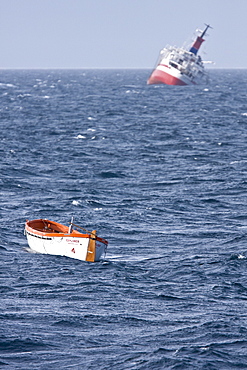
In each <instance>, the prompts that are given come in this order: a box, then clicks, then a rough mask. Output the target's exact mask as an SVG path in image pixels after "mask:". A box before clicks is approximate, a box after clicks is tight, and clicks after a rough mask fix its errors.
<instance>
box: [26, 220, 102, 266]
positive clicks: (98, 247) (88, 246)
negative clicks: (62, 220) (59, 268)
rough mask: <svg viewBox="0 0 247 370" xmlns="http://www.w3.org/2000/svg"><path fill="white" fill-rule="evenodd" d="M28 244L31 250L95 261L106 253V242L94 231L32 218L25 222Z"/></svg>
mask: <svg viewBox="0 0 247 370" xmlns="http://www.w3.org/2000/svg"><path fill="white" fill-rule="evenodd" d="M25 234H26V237H27V241H28V245H29V247H30V249H31V250H32V251H33V252H36V253H42V254H51V255H59V256H66V257H70V258H75V259H78V260H81V261H88V262H97V261H99V260H100V259H101V257H102V255H104V254H105V253H106V249H107V245H108V242H107V241H106V240H105V239H102V238H99V237H98V236H96V231H92V232H91V233H90V232H89V233H86V234H83V233H81V232H79V231H77V230H71V231H70V229H69V227H68V226H65V225H62V224H59V223H57V222H54V221H50V220H43V219H39V220H32V221H27V222H26V224H25Z"/></svg>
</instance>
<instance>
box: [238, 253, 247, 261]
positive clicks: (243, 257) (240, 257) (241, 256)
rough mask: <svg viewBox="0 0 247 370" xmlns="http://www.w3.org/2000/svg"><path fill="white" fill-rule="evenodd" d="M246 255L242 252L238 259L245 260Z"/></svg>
mask: <svg viewBox="0 0 247 370" xmlns="http://www.w3.org/2000/svg"><path fill="white" fill-rule="evenodd" d="M245 258H246V257H245V256H243V255H242V254H240V255H239V256H238V259H239V260H243V259H245Z"/></svg>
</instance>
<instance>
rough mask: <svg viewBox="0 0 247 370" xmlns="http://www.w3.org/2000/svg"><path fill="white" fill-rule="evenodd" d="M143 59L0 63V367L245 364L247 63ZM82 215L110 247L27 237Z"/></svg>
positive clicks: (232, 366) (86, 224) (220, 366)
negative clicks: (186, 73)
mask: <svg viewBox="0 0 247 370" xmlns="http://www.w3.org/2000/svg"><path fill="white" fill-rule="evenodd" d="M149 72H150V71H145V70H142V71H136V70H135V71H134V70H133V71H131V70H122V71H114V70H112V71H110V70H108V71H93V70H88V71H86V70H85V71H79V70H78V71H1V73H0V76H1V78H0V81H1V82H0V95H1V101H0V115H1V120H0V125H1V137H0V153H1V167H0V173H1V178H0V192H1V197H2V198H1V237H2V238H1V245H0V259H1V270H0V292H1V295H2V298H1V314H0V322H1V324H0V333H1V335H0V353H1V361H0V365H1V366H2V367H3V368H10V369H29V368H32V369H55V368H58V367H61V368H75V369H94V368H98V369H109V368H112V369H116V370H117V369H119V370H120V369H121V370H122V369H179V368H181V369H224V370H225V369H236V368H245V367H246V366H247V355H246V350H245V349H246V345H247V343H246V319H245V318H246V309H247V307H246V302H247V280H246V269H247V258H246V257H247V253H246V230H247V229H246V185H247V182H246V161H247V157H246V143H247V131H246V129H247V127H246V94H247V93H246V88H245V86H246V83H245V82H247V73H246V71H245V70H241V71H237V70H234V71H216V70H215V71H211V83H210V85H208V86H188V87H182V88H181V87H173V86H165V85H162V86H161V85H160V86H147V85H146V80H147V78H148V74H149ZM239 79H240V80H241V84H239V83H238V80H239ZM72 216H74V218H75V220H76V224H81V225H82V226H83V227H85V228H86V229H97V232H98V235H100V236H102V237H104V238H106V239H107V240H108V241H109V246H108V250H107V254H106V257H105V258H104V259H102V261H100V262H99V263H95V264H90V263H86V262H81V261H77V260H72V259H69V258H65V257H60V256H48V255H42V254H34V253H27V251H29V252H30V250H29V249H28V245H27V241H26V239H25V236H24V234H23V229H24V223H25V221H26V219H34V218H48V219H53V220H54V221H58V222H62V223H64V224H68V223H69V222H70V220H71V217H72Z"/></svg>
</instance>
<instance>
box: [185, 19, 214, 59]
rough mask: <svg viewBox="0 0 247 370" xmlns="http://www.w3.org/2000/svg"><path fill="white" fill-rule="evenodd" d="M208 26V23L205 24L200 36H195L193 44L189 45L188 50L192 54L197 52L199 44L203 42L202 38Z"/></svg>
mask: <svg viewBox="0 0 247 370" xmlns="http://www.w3.org/2000/svg"><path fill="white" fill-rule="evenodd" d="M208 28H211V27H210V25H209V24H206V28H205V30H204V31H203V32H202V34H201V36H197V38H196V40H195V41H194V43H193V45H192V46H191V48H190V52H191V53H193V54H195V55H196V54H197V52H198V50H199V49H200V46H201V44H202V43H203V41H205V40H204V39H203V37H204V36H205V34H206V32H207V30H208Z"/></svg>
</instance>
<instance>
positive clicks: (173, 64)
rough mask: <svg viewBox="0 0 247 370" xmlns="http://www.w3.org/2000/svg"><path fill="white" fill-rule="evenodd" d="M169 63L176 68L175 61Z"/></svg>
mask: <svg viewBox="0 0 247 370" xmlns="http://www.w3.org/2000/svg"><path fill="white" fill-rule="evenodd" d="M169 64H170V66H172V67H174V68H178V65H177V64H175V63H173V62H170V63H169Z"/></svg>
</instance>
